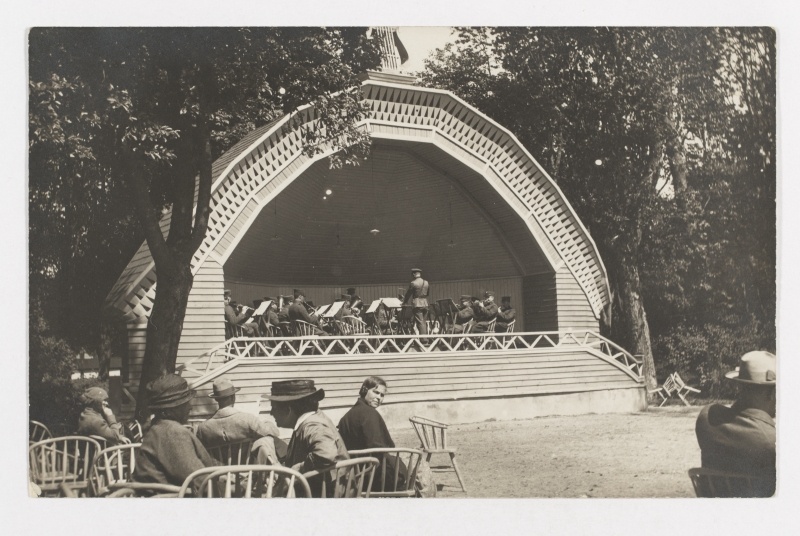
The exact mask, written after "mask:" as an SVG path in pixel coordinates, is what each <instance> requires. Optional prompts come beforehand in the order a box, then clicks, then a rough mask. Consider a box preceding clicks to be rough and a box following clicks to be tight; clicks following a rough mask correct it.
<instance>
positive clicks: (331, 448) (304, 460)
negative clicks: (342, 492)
mask: <svg viewBox="0 0 800 536" xmlns="http://www.w3.org/2000/svg"><path fill="white" fill-rule="evenodd" d="M264 398H266V399H268V400H269V401H270V403H271V404H272V409H271V410H270V414H271V415H272V416H273V417H274V418H275V422H277V423H278V426H280V427H281V428H293V429H294V431H293V432H292V438H291V440H290V441H289V446H288V449H287V452H286V458H285V460H284V465H285V466H286V467H291V468H292V469H295V470H296V471H299V472H301V473H305V472H308V471H313V470H317V471H320V472H322V471H325V470H326V469H331V468H332V467H333V466H334V465H336V462H338V461H340V460H347V459H350V456H349V455H348V454H347V448H346V447H345V445H344V441H343V440H342V437H341V436H340V435H339V432H338V431H337V430H336V427H335V426H334V425H333V422H331V420H330V419H329V418H328V416H327V415H325V414H324V413H323V412H321V411H320V410H319V401H320V400H322V399H323V398H325V390H324V389H317V388H316V387H315V386H314V380H286V381H276V382H272V387H271V389H270V394H269V395H264ZM342 476H343V477H344V475H342ZM324 478H325V482H326V489H327V490H328V493H329V494H330V495H332V494H333V487H332V486H333V484H334V483H333V482H332V481H331V477H330V474H325V475H324ZM322 481H323V478H322V477H312V478H310V479H309V481H308V483H309V485H310V486H311V494H312V496H314V497H321V496H322ZM336 485H337V486H344V485H346V479H345V478H343V479H342V481H340V482H338V483H336Z"/></svg>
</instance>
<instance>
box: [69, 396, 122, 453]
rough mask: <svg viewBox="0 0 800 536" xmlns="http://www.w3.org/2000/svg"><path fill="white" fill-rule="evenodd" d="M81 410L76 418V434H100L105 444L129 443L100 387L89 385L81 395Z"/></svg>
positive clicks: (111, 445) (110, 445)
mask: <svg viewBox="0 0 800 536" xmlns="http://www.w3.org/2000/svg"><path fill="white" fill-rule="evenodd" d="M81 403H82V404H83V411H82V412H81V416H80V418H79V419H78V434H80V435H85V436H91V435H96V436H100V437H102V438H103V439H105V440H106V445H107V446H109V447H113V446H115V445H119V444H121V443H130V440H129V439H128V438H127V437H125V435H124V434H123V431H122V425H121V424H120V423H118V422H117V419H116V417H114V412H113V411H111V408H110V407H108V393H106V391H105V389H101V388H100V387H90V388H88V389H86V391H84V392H83V394H82V395H81Z"/></svg>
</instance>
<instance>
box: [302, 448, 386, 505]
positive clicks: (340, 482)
mask: <svg viewBox="0 0 800 536" xmlns="http://www.w3.org/2000/svg"><path fill="white" fill-rule="evenodd" d="M377 466H378V460H377V459H376V458H371V457H366V458H351V459H349V460H342V461H340V462H337V463H336V465H334V466H333V467H331V468H330V469H328V470H326V471H321V472H320V471H309V472H307V473H303V476H304V477H306V480H311V479H312V478H315V477H320V479H321V481H322V482H321V488H322V492H321V497H324V498H329V499H358V498H360V497H366V498H369V496H370V490H371V489H372V480H373V479H374V478H375V468H376V467H377ZM328 481H330V482H331V486H330V487H332V488H333V489H328V488H329V486H328Z"/></svg>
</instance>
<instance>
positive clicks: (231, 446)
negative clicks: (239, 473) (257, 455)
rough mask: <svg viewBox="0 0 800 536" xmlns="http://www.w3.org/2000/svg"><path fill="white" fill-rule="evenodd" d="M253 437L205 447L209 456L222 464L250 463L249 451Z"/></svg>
mask: <svg viewBox="0 0 800 536" xmlns="http://www.w3.org/2000/svg"><path fill="white" fill-rule="evenodd" d="M253 441H254V440H253V439H245V440H243V441H236V442H231V443H223V444H222V445H218V446H215V447H206V450H207V451H208V453H209V454H211V457H212V458H214V459H215V460H217V461H218V462H220V463H221V464H222V465H247V464H249V463H250V451H251V449H252V448H253Z"/></svg>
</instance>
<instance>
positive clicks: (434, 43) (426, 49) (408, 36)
mask: <svg viewBox="0 0 800 536" xmlns="http://www.w3.org/2000/svg"><path fill="white" fill-rule="evenodd" d="M451 32H452V28H451V27H450V26H401V27H399V28H398V29H397V35H398V36H399V37H400V41H402V42H403V46H405V47H406V51H408V61H407V62H406V63H404V64H403V68H402V69H403V70H404V71H408V72H412V73H413V72H417V71H421V70H422V69H423V67H424V64H423V62H424V60H425V59H426V58H427V57H428V56H429V55H430V54H431V53H432V52H433V51H434V50H436V49H437V48H444V46H445V44H447V43H448V42H451V41H455V35H451Z"/></svg>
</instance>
